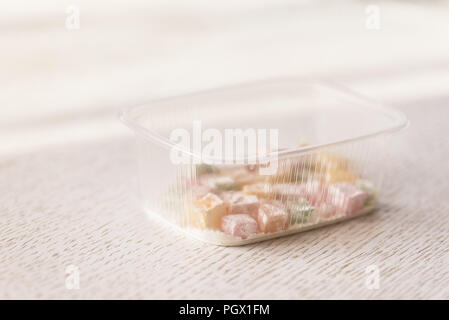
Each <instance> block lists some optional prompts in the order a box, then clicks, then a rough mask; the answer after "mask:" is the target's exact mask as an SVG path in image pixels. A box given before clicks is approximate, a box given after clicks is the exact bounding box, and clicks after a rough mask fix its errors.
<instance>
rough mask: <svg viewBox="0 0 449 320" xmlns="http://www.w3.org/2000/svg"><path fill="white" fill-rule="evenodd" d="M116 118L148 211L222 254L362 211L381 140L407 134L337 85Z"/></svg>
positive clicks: (274, 88)
mask: <svg viewBox="0 0 449 320" xmlns="http://www.w3.org/2000/svg"><path fill="white" fill-rule="evenodd" d="M121 119H122V121H123V122H124V123H125V124H127V125H128V126H129V127H130V128H131V129H133V130H134V131H135V132H136V137H137V139H138V144H139V148H138V151H139V153H138V158H139V180H140V186H141V197H142V201H143V206H144V209H145V211H146V212H147V213H148V214H150V215H151V216H158V217H162V218H163V219H165V220H167V221H169V222H171V223H172V224H173V225H175V226H177V227H179V229H180V230H183V231H185V232H187V233H188V234H190V235H192V236H194V237H196V238H198V239H200V240H202V241H205V242H208V243H212V244H216V245H225V246H235V245H243V244H247V243H252V242H257V241H261V240H266V239H271V238H275V237H279V236H284V235H288V234H292V233H297V232H300V231H305V230H309V229H313V228H317V227H319V226H323V225H327V224H331V223H336V222H339V221H342V220H347V219H351V218H354V217H358V216H360V215H363V214H366V213H368V212H371V211H372V210H373V209H374V208H375V207H376V205H377V203H378V199H379V194H380V190H381V188H382V178H383V172H384V168H385V167H386V166H388V162H386V161H385V159H386V155H387V153H388V147H389V138H390V137H391V136H392V134H393V133H394V132H397V131H399V130H400V129H402V128H405V127H406V126H407V124H408V121H407V119H406V118H405V116H404V115H403V114H402V113H400V112H399V111H397V110H394V109H391V108H386V107H383V106H381V105H380V104H378V103H376V102H373V101H371V100H369V99H367V98H364V97H362V96H360V95H358V94H356V93H354V92H351V91H350V90H348V89H346V88H344V87H342V86H340V85H337V84H334V83H329V82H322V81H301V80H297V79H280V80H271V81H261V82H256V83H249V84H243V85H237V86H233V87H227V88H222V89H214V90H210V91H205V92H200V93H195V94H189V95H184V96H179V97H172V98H167V99H162V100H157V101H153V102H151V103H149V104H146V105H142V106H138V107H132V108H128V109H126V110H124V111H123V113H122V114H121ZM239 139H240V140H239ZM220 150H221V152H220Z"/></svg>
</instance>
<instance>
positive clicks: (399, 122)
mask: <svg viewBox="0 0 449 320" xmlns="http://www.w3.org/2000/svg"><path fill="white" fill-rule="evenodd" d="M281 82H298V83H303V84H307V85H315V86H318V87H321V88H326V89H331V90H333V91H335V92H336V93H339V94H340V95H345V96H350V97H351V98H356V99H357V100H359V101H361V102H364V103H365V104H366V105H365V106H364V107H368V108H372V109H376V110H377V111H379V112H382V113H384V114H385V115H386V116H388V117H389V118H391V119H392V120H393V124H392V125H391V126H389V127H387V128H385V129H382V130H377V131H374V132H371V133H368V134H364V135H359V136H354V137H351V138H347V139H341V140H338V141H333V142H328V143H321V144H315V145H307V146H302V147H294V148H288V149H282V150H278V151H272V152H268V153H267V154H266V155H265V157H266V158H267V159H272V158H274V157H276V158H277V159H280V158H286V157H291V156H294V155H295V156H296V155H300V154H308V153H312V152H314V151H316V150H320V149H325V148H328V147H332V146H338V145H342V144H346V143H350V142H353V141H359V140H365V139H369V138H373V137H376V136H382V135H386V134H391V133H394V132H397V131H400V130H402V129H405V128H407V127H408V126H409V125H410V121H409V120H408V119H407V117H406V116H405V114H404V113H403V112H401V111H399V110H397V109H395V108H393V107H390V106H387V105H385V104H384V103H381V102H378V101H376V100H373V99H371V98H368V97H366V96H365V95H363V94H360V93H358V92H355V91H353V90H352V89H349V88H348V87H346V86H344V85H341V84H339V83H337V82H334V81H331V80H321V79H304V78H297V77H282V78H270V79H265V80H259V81H250V82H242V83H237V84H234V85H226V86H220V87H214V88H210V89H206V90H199V91H194V92H188V93H184V94H181V95H174V96H168V97H163V98H158V99H153V100H150V101H148V102H147V103H145V104H140V105H137V106H131V107H124V108H122V109H121V110H120V111H119V118H120V120H121V121H122V122H123V123H124V124H125V125H126V126H128V127H129V128H130V129H132V130H133V131H135V132H136V133H137V134H139V135H140V136H141V137H144V138H145V139H147V140H148V141H151V142H156V143H158V144H159V145H161V146H163V147H165V148H168V149H173V148H174V149H176V150H177V151H180V152H182V153H184V154H186V155H188V156H190V157H193V158H196V159H202V161H203V162H204V160H205V159H204V157H203V156H202V155H198V154H196V153H195V152H192V151H191V150H187V149H185V148H182V147H180V146H178V145H176V144H174V143H173V142H171V141H170V140H169V139H167V138H166V137H163V136H161V135H159V134H158V133H157V132H155V131H153V130H150V129H148V128H146V127H144V126H142V125H139V124H137V123H136V121H134V120H133V118H132V117H131V115H130V113H131V111H135V110H136V109H143V108H148V107H150V106H151V104H153V103H157V102H163V101H169V100H172V99H178V98H183V97H192V96H195V95H201V94H209V93H213V92H220V91H225V90H229V89H232V88H238V87H241V86H245V85H257V84H270V83H273V84H274V83H281ZM255 157H256V156H254V155H248V156H245V157H242V158H239V159H235V160H236V161H244V160H251V159H253V158H255ZM206 160H208V161H210V163H213V161H214V160H218V159H214V158H211V157H208V158H207V159H206ZM220 160H222V159H220Z"/></svg>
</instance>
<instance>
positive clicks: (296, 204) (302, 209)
mask: <svg viewBox="0 0 449 320" xmlns="http://www.w3.org/2000/svg"><path fill="white" fill-rule="evenodd" d="M287 210H288V212H289V214H290V224H291V225H294V224H299V223H306V222H309V221H310V220H311V219H312V218H313V215H314V211H315V208H314V207H313V206H312V205H311V204H310V203H309V201H307V200H306V199H304V198H299V199H297V200H292V201H288V202H287Z"/></svg>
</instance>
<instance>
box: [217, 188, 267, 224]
mask: <svg viewBox="0 0 449 320" xmlns="http://www.w3.org/2000/svg"><path fill="white" fill-rule="evenodd" d="M223 199H224V201H225V203H226V206H227V209H228V213H229V214H248V215H250V216H251V217H253V218H254V219H257V214H258V212H259V200H258V199H257V197H256V196H254V195H246V194H244V193H242V192H230V193H227V194H224V195H223Z"/></svg>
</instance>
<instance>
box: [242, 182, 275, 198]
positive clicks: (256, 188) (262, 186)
mask: <svg viewBox="0 0 449 320" xmlns="http://www.w3.org/2000/svg"><path fill="white" fill-rule="evenodd" d="M242 191H243V193H244V194H247V195H255V196H257V197H258V198H259V199H268V198H272V197H273V190H272V188H271V185H270V184H268V183H255V184H248V185H246V186H243V190H242Z"/></svg>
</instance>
